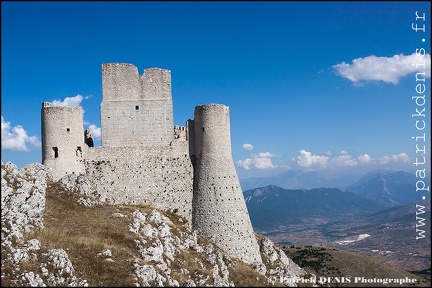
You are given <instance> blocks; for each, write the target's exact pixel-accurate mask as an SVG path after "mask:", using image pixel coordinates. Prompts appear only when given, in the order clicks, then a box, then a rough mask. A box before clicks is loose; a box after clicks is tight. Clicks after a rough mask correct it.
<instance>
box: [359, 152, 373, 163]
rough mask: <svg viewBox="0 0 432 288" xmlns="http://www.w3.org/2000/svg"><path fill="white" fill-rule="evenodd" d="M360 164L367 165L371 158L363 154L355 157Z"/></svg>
mask: <svg viewBox="0 0 432 288" xmlns="http://www.w3.org/2000/svg"><path fill="white" fill-rule="evenodd" d="M357 158H358V160H359V162H360V164H369V163H370V162H371V160H372V158H371V157H370V156H369V155H368V154H363V155H360V156H358V157H357Z"/></svg>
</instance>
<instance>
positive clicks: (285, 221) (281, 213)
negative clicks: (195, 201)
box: [243, 171, 431, 271]
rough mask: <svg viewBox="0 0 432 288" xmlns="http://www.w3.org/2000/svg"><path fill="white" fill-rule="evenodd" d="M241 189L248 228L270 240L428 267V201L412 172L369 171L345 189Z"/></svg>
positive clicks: (409, 267)
mask: <svg viewBox="0 0 432 288" xmlns="http://www.w3.org/2000/svg"><path fill="white" fill-rule="evenodd" d="M288 174H289V173H285V176H286V175H288ZM290 175H295V176H296V177H295V178H297V176H298V175H296V173H290ZM282 176H283V175H282ZM276 178H278V179H279V180H280V182H279V183H281V182H285V183H288V182H290V183H293V182H299V181H300V180H298V178H297V179H294V180H293V179H285V180H283V177H273V179H276ZM270 180H271V179H270ZM310 180H312V178H311V179H310ZM261 181H264V179H261ZM318 181H320V180H318ZM264 182H265V181H264ZM427 183H430V180H428V182H427ZM428 185H429V184H428ZM243 194H244V197H245V201H246V203H247V207H248V210H249V214H250V217H251V221H252V225H253V226H254V229H255V230H256V231H257V232H258V233H260V234H262V235H266V236H267V237H269V238H270V239H272V240H273V241H274V242H275V243H279V244H284V245H312V246H327V247H334V248H338V249H343V250H346V251H352V252H359V253H362V254H368V255H374V256H376V257H379V258H381V259H383V260H385V261H387V262H389V263H393V264H395V265H398V266H399V267H401V268H403V269H405V270H407V271H421V270H425V269H429V271H430V263H431V262H430V261H431V253H430V251H431V250H430V247H431V241H430V228H431V227H430V215H431V214H430V205H429V199H426V200H424V201H422V200H420V198H419V195H415V176H414V175H411V174H409V173H406V172H388V171H375V172H371V173H368V174H366V175H365V176H364V177H362V178H361V179H360V180H359V181H357V182H355V184H352V185H348V188H347V189H346V190H345V191H342V190H339V189H336V188H319V189H310V190H306V189H283V188H281V187H278V186H275V185H269V186H265V187H261V188H255V189H250V190H247V191H244V193H243ZM415 199H419V200H418V201H417V202H414V200H415ZM416 203H417V204H419V205H418V206H416ZM416 217H417V219H416ZM416 237H417V238H419V239H417V240H416Z"/></svg>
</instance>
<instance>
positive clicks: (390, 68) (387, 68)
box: [332, 53, 431, 84]
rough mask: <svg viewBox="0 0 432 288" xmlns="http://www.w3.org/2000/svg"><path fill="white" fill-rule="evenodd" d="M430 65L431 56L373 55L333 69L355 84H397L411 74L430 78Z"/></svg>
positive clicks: (414, 54) (334, 66)
mask: <svg viewBox="0 0 432 288" xmlns="http://www.w3.org/2000/svg"><path fill="white" fill-rule="evenodd" d="M430 63H431V58H430V54H425V55H417V54H416V53H413V54H411V55H404V54H399V55H394V56H393V57H377V56H375V55H371V56H367V57H364V58H357V59H354V60H352V62H351V64H348V63H345V62H342V63H340V64H336V65H333V66H332V67H333V69H335V70H336V73H337V74H338V75H340V76H342V77H344V78H347V79H349V80H350V81H352V82H353V83H354V84H359V83H360V82H361V81H384V82H386V83H392V84H397V83H398V82H399V79H400V78H402V77H404V76H406V75H409V74H411V73H418V72H419V73H425V75H424V76H423V77H426V78H430V69H431V65H430ZM423 64H424V65H423Z"/></svg>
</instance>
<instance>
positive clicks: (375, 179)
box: [346, 171, 430, 207]
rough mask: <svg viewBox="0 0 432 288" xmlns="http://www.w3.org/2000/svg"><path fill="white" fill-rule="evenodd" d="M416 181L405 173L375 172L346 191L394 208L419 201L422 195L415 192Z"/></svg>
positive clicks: (427, 183)
mask: <svg viewBox="0 0 432 288" xmlns="http://www.w3.org/2000/svg"><path fill="white" fill-rule="evenodd" d="M418 180H419V179H418V178H417V177H416V176H415V175H413V174H411V173H408V172H405V171H398V172H389V171H377V172H371V173H368V174H366V175H365V176H363V177H362V178H361V179H360V180H359V181H358V182H357V183H355V184H353V185H352V186H351V187H348V188H347V189H346V191H348V192H353V193H356V194H359V195H361V196H364V197H367V198H369V199H373V200H375V201H377V202H379V203H382V204H384V205H386V206H388V207H395V206H399V205H405V204H409V203H412V202H414V201H419V200H421V197H422V196H424V195H423V194H424V193H421V192H419V191H416V182H417V181H418ZM423 180H424V181H425V183H426V185H428V186H429V185H430V179H423Z"/></svg>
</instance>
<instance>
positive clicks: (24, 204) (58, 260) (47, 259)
mask: <svg viewBox="0 0 432 288" xmlns="http://www.w3.org/2000/svg"><path fill="white" fill-rule="evenodd" d="M1 173H2V179H1V191H2V193H1V213H2V214H1V227H2V228H1V229H2V232H1V251H2V258H1V259H2V265H1V281H2V285H1V286H2V287H3V286H31V287H44V286H76V287H82V286H88V284H87V281H86V280H81V279H79V278H77V277H75V276H74V275H73V274H74V268H73V265H72V263H71V262H70V260H69V258H68V255H67V253H66V252H65V251H64V250H63V249H50V250H48V251H47V252H46V253H35V252H36V251H38V250H40V249H41V244H40V242H39V240H37V239H30V240H27V241H25V237H24V236H25V235H29V234H30V233H31V232H34V231H35V230H38V229H43V228H44V225H43V214H44V210H45V192H46V187H47V180H49V179H51V178H52V175H51V174H50V172H49V171H47V170H46V169H45V167H44V166H43V165H41V164H38V163H33V164H30V165H27V166H26V167H24V168H23V169H18V168H17V167H16V165H14V164H12V163H10V162H8V163H6V164H3V163H2V164H1ZM38 255H39V256H38ZM24 263H37V265H38V267H37V270H38V272H36V273H35V271H32V270H33V268H36V267H32V266H31V265H30V267H29V268H28V269H22V268H21V267H22V266H23V265H22V264H24ZM34 270H36V269H34ZM39 271H40V272H39Z"/></svg>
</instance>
